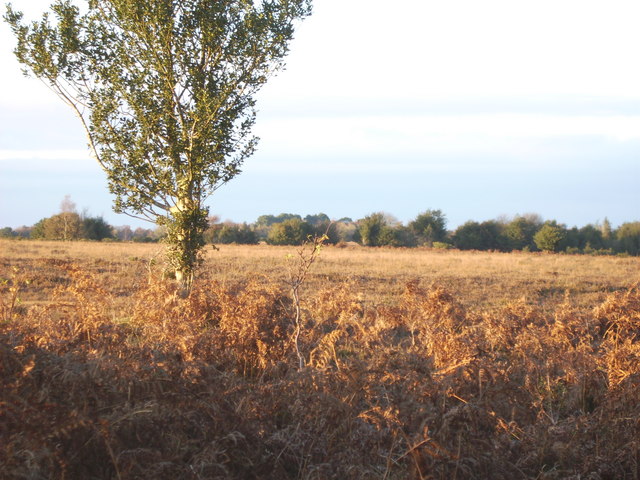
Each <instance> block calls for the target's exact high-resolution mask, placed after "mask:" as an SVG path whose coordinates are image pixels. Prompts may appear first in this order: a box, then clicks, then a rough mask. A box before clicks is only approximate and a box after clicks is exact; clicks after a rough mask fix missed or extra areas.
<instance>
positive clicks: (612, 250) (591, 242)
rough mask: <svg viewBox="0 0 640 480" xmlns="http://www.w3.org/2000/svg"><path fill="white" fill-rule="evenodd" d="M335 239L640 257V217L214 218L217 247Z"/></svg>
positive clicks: (54, 236) (45, 230) (145, 237)
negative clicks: (457, 222) (580, 220)
mask: <svg viewBox="0 0 640 480" xmlns="http://www.w3.org/2000/svg"><path fill="white" fill-rule="evenodd" d="M313 235H317V236H321V235H326V236H327V243H330V244H345V243H349V242H355V243H358V244H360V245H363V246H370V247H379V246H392V247H421V246H422V247H431V248H441V249H447V248H456V249H459V250H493V251H501V252H509V251H514V250H521V251H548V252H567V253H586V254H600V255H613V254H627V255H640V222H638V221H636V222H627V223H624V224H622V225H620V227H618V228H617V229H613V228H612V227H611V225H610V223H609V221H608V220H607V219H606V218H605V219H604V221H602V223H595V224H589V225H586V226H583V227H580V228H578V227H571V228H568V227H567V226H566V225H563V224H560V223H558V222H556V221H555V220H547V221H544V220H543V219H542V218H541V217H540V216H539V215H537V214H526V215H516V216H515V217H512V218H499V219H495V220H486V221H483V222H477V221H473V220H470V221H468V222H466V223H465V224H464V225H461V226H459V227H458V228H456V229H455V230H448V229H447V220H446V216H445V215H444V214H443V213H442V211H440V210H427V211H425V212H423V213H421V214H420V215H418V216H417V217H416V218H415V219H414V220H412V221H411V222H409V223H408V224H406V225H405V224H403V223H401V222H399V221H398V220H396V219H395V218H393V217H392V216H391V215H388V214H385V213H372V214H371V215H367V216H366V217H364V218H361V219H358V220H355V221H354V220H352V219H351V218H347V217H345V218H341V219H339V220H331V219H330V218H329V217H328V216H327V215H325V214H324V213H319V214H316V215H307V216H305V217H304V218H303V217H301V216H300V215H296V214H291V213H281V214H280V215H262V216H260V217H259V218H258V219H257V220H256V221H255V222H254V223H251V224H247V223H234V222H228V221H227V222H220V221H219V219H218V218H216V217H212V218H210V222H209V228H208V230H207V231H206V232H205V239H206V241H207V242H208V243H213V244H229V243H236V244H257V243H261V242H265V243H268V244H271V245H300V244H302V243H303V242H304V241H305V240H306V239H308V238H309V236H313ZM0 237H5V238H7V237H12V238H32V239H48V240H101V241H134V242H156V241H159V240H161V239H162V238H163V237H164V232H163V231H162V229H161V228H157V229H143V228H137V229H135V230H132V229H131V228H129V227H128V226H124V227H112V226H111V225H109V224H107V223H106V222H105V221H104V219H103V218H102V217H91V216H87V215H80V214H78V213H77V212H75V211H63V212H61V213H59V214H57V215H54V216H52V217H48V218H44V219H42V220H40V221H39V222H38V223H36V224H35V225H33V226H31V227H21V228H17V229H15V230H14V229H11V228H9V227H5V228H3V229H0Z"/></svg>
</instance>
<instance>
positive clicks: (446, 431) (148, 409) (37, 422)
mask: <svg viewBox="0 0 640 480" xmlns="http://www.w3.org/2000/svg"><path fill="white" fill-rule="evenodd" d="M57 267H58V268H57V275H58V277H59V281H57V282H56V285H57V286H56V287H55V288H54V289H53V291H52V294H51V298H50V301H49V302H47V303H46V304H35V305H27V306H21V305H20V304H19V302H18V301H17V299H18V297H19V291H20V289H21V288H27V285H28V282H29V278H28V275H27V276H25V274H24V273H21V272H20V271H19V270H15V271H12V272H8V273H9V275H10V276H11V278H9V279H8V280H7V281H6V282H5V284H4V285H3V286H2V291H1V292H0V298H1V301H0V381H1V382H2V385H1V388H0V445H1V446H2V448H1V449H0V478H8V479H18V478H21V479H51V478H54V479H62V478H65V479H79V478H82V479H215V478H220V479H223V478H237V479H251V478H254V479H331V478H336V479H338V478H339V479H407V478H408V479H518V478H522V479H560V478H563V479H568V478H572V479H576V480H577V479H593V480H596V479H638V478H640V456H639V447H640V445H639V441H638V439H639V438H640V421H639V420H638V419H639V418H640V401H639V400H640V398H639V394H638V391H639V387H640V288H639V287H638V286H632V287H629V288H627V289H624V290H621V291H618V292H615V293H612V294H610V295H609V296H608V297H607V298H606V299H605V300H604V302H601V303H600V304H599V305H597V306H596V307H595V308H593V309H592V310H590V311H587V310H584V309H577V308H576V307H574V306H572V304H571V302H570V299H569V298H567V299H566V301H565V302H564V303H562V304H560V305H559V306H557V307H556V308H555V309H554V310H553V311H549V309H542V308H540V307H539V306H537V305H535V304H529V303H526V301H525V300H522V301H513V302H508V303H505V304H504V305H502V306H497V307H495V308H484V309H478V310H473V309H469V308H466V307H464V306H463V305H462V304H461V303H460V302H459V301H458V299H457V298H456V296H455V295H453V294H452V293H451V292H450V291H448V290H447V289H446V288H444V287H443V286H441V285H438V284H423V283H421V282H419V281H417V280H413V281H409V282H407V283H406V285H405V287H404V292H403V293H402V295H401V296H400V297H399V298H398V299H397V301H396V302H395V303H392V304H390V303H388V302H384V303H379V304H376V303H373V302H370V301H363V296H362V292H360V291H359V286H358V284H357V283H355V282H354V281H345V282H343V283H339V284H335V283H333V284H328V285H326V286H324V287H322V288H318V289H317V290H315V291H311V292H307V293H306V297H304V298H303V299H302V301H301V307H302V308H301V323H300V325H299V327H300V328H299V332H298V333H299V336H298V337H297V342H298V348H297V351H296V348H294V344H293V336H294V334H295V333H296V325H295V322H294V317H295V308H294V307H295V305H294V304H293V301H292V299H291V298H290V295H289V293H288V291H287V289H286V288H285V286H284V285H283V284H282V283H279V282H275V283H274V282H272V281H269V280H268V279H266V278H263V277H261V276H259V275H254V276H252V279H251V280H249V281H244V282H240V281H238V282H226V283H224V284H222V283H219V282H218V281H215V280H207V281H203V282H200V283H199V284H197V285H196V287H195V289H194V291H193V293H192V295H191V296H190V297H189V298H188V299H182V298H180V296H179V295H176V292H175V289H174V288H173V287H172V285H171V284H169V283H167V282H165V281H164V280H162V278H160V277H158V278H155V277H150V278H149V279H148V281H145V282H140V283H139V284H138V285H137V286H136V288H135V289H134V290H133V291H131V292H130V294H129V296H128V297H127V299H126V303H125V304H124V305H125V306H126V308H123V300H122V299H121V298H118V297H117V295H113V294H112V293H110V291H109V289H108V288H107V287H106V286H105V285H104V284H103V282H102V281H101V279H102V277H101V276H100V274H99V273H95V272H91V271H89V270H87V269H85V268H82V267H81V266H78V265H76V264H74V263H72V262H70V261H69V262H60V263H59V264H58V265H57ZM114 305H118V309H119V310H118V315H114ZM298 354H301V355H303V356H304V360H305V361H304V364H305V366H304V368H299V365H300V362H299V358H298Z"/></svg>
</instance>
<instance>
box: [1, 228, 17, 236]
mask: <svg viewBox="0 0 640 480" xmlns="http://www.w3.org/2000/svg"><path fill="white" fill-rule="evenodd" d="M15 236H16V233H15V232H14V231H13V229H12V228H11V227H4V228H0V238H13V237H15Z"/></svg>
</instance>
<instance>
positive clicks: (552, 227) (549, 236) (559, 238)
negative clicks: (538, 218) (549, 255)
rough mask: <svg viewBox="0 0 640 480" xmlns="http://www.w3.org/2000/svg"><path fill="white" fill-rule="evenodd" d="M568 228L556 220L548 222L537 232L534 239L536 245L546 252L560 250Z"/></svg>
mask: <svg viewBox="0 0 640 480" xmlns="http://www.w3.org/2000/svg"><path fill="white" fill-rule="evenodd" d="M566 235H567V234H566V229H565V228H564V227H563V226H561V225H558V224H557V223H556V222H546V223H545V224H544V225H543V226H542V227H541V228H540V230H538V231H537V232H536V234H535V235H534V237H533V241H534V242H535V244H536V246H537V247H538V248H539V249H540V250H542V251H545V252H559V251H560V250H562V247H563V243H564V240H565V238H566Z"/></svg>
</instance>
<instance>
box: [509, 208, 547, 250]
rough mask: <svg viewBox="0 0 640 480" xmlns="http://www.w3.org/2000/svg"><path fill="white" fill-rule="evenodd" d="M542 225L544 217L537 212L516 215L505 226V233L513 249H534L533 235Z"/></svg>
mask: <svg viewBox="0 0 640 480" xmlns="http://www.w3.org/2000/svg"><path fill="white" fill-rule="evenodd" d="M541 226H542V219H541V218H540V217H539V216H538V215H536V214H528V215H524V216H520V215H518V216H516V217H515V218H514V219H513V220H511V222H509V223H507V224H506V225H505V228H504V235H505V237H506V239H507V241H508V243H509V247H510V248H511V249H513V250H533V249H535V242H534V241H533V236H534V235H535V234H536V232H537V231H538V230H539V229H540V227H541Z"/></svg>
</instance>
